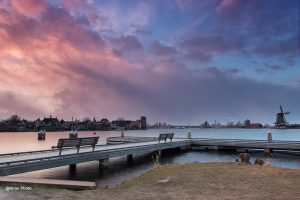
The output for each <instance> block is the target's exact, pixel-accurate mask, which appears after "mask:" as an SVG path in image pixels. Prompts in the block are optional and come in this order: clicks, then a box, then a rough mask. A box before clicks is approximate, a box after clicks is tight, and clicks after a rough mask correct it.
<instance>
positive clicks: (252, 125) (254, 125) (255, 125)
mask: <svg viewBox="0 0 300 200" xmlns="http://www.w3.org/2000/svg"><path fill="white" fill-rule="evenodd" d="M249 128H263V125H262V124H261V123H253V124H250V126H249Z"/></svg>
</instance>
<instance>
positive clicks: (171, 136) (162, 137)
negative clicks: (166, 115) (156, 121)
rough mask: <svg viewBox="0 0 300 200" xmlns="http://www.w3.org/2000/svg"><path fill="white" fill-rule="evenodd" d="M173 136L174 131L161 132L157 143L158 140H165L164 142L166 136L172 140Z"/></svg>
mask: <svg viewBox="0 0 300 200" xmlns="http://www.w3.org/2000/svg"><path fill="white" fill-rule="evenodd" d="M173 137H174V133H162V134H159V137H158V143H160V140H165V142H167V139H168V138H169V139H170V142H172V139H173Z"/></svg>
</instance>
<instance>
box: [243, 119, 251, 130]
mask: <svg viewBox="0 0 300 200" xmlns="http://www.w3.org/2000/svg"><path fill="white" fill-rule="evenodd" d="M244 125H245V128H250V125H251V121H250V120H249V119H246V120H245V121H244Z"/></svg>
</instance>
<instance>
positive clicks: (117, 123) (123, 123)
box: [111, 119, 131, 129]
mask: <svg viewBox="0 0 300 200" xmlns="http://www.w3.org/2000/svg"><path fill="white" fill-rule="evenodd" d="M130 123H131V120H125V119H118V120H114V121H112V122H111V124H112V125H113V126H112V127H115V128H116V129H129V125H130Z"/></svg>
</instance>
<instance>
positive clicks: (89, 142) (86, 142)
mask: <svg viewBox="0 0 300 200" xmlns="http://www.w3.org/2000/svg"><path fill="white" fill-rule="evenodd" d="M98 140H99V137H85V138H74V139H69V138H61V139H58V142H57V146H53V147H52V148H57V149H59V155H61V152H62V150H63V149H64V148H68V147H76V148H77V153H79V149H80V147H82V146H92V147H93V151H94V150H95V146H96V144H97V143H98Z"/></svg>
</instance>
